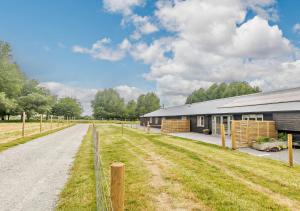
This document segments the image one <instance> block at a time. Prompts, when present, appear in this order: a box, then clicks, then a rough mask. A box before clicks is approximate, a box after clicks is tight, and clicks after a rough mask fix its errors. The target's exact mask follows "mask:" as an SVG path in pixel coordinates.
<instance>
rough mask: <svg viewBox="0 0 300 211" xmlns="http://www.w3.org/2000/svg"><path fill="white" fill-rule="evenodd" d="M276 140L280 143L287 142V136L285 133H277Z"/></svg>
mask: <svg viewBox="0 0 300 211" xmlns="http://www.w3.org/2000/svg"><path fill="white" fill-rule="evenodd" d="M278 139H279V140H280V141H287V139H288V138H287V134H286V133H284V132H282V133H279V134H278Z"/></svg>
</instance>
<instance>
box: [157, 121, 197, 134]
mask: <svg viewBox="0 0 300 211" xmlns="http://www.w3.org/2000/svg"><path fill="white" fill-rule="evenodd" d="M190 124H191V123H190V120H162V122H161V131H162V132H163V133H180V132H190V131H191V126H190Z"/></svg>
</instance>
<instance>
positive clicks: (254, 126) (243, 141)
mask: <svg viewBox="0 0 300 211" xmlns="http://www.w3.org/2000/svg"><path fill="white" fill-rule="evenodd" d="M231 135H232V136H234V137H232V138H233V139H235V141H236V144H237V147H249V146H251V145H252V143H253V142H254V141H256V140H257V138H258V137H269V138H278V132H277V130H276V125H275V122H274V121H253V120H243V121H236V120H233V121H232V134H231Z"/></svg>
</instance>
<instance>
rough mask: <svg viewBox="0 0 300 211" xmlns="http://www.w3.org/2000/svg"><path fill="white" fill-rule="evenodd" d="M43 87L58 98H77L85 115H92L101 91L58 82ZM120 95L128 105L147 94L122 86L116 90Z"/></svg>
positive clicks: (44, 83)
mask: <svg viewBox="0 0 300 211" xmlns="http://www.w3.org/2000/svg"><path fill="white" fill-rule="evenodd" d="M40 86H41V87H45V88H47V89H48V90H49V91H50V92H51V93H52V94H54V95H56V96H57V97H58V98H63V97H72V98H76V99H77V100H78V101H79V102H80V103H81V105H82V107H83V110H84V112H83V115H92V113H93V112H92V108H91V101H92V100H93V99H94V98H95V95H96V93H97V91H98V90H101V89H88V88H80V87H74V86H69V85H65V84H62V83H58V82H43V83H40ZM114 89H115V90H116V91H117V92H118V93H119V95H120V96H121V97H122V98H123V99H124V101H125V102H126V103H127V102H128V101H130V100H136V99H137V98H138V97H139V96H140V95H141V94H143V93H145V92H144V91H143V90H141V89H139V88H137V87H134V86H128V85H120V86H117V87H115V88H114Z"/></svg>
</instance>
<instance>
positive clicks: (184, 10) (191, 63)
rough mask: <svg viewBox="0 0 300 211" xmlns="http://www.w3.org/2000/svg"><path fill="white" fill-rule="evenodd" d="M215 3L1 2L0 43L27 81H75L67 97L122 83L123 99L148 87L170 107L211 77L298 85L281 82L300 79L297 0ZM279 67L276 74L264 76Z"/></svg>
mask: <svg viewBox="0 0 300 211" xmlns="http://www.w3.org/2000/svg"><path fill="white" fill-rule="evenodd" d="M162 2H164V3H162ZM166 2H169V3H170V2H171V3H170V4H166ZM215 2H217V1H208V0H207V1H196V0H188V1H185V2H181V1H176V2H173V3H172V0H170V1H146V0H124V1H121V0H104V1H101V0H89V1H84V0H76V1H74V0H56V1H54V0H53V1H47V0H26V1H23V0H0V40H5V41H7V42H9V43H10V44H11V45H12V48H13V55H14V58H15V60H16V61H17V62H18V64H19V65H20V66H21V68H22V69H23V71H25V73H26V74H27V75H28V77H30V78H34V79H38V80H39V81H40V82H43V83H45V84H46V86H48V87H49V88H50V89H53V90H56V92H57V90H58V89H59V88H58V87H59V85H60V86H61V89H64V88H68V89H67V91H70V90H71V89H72V87H73V88H74V90H75V91H74V90H73V92H72V91H70V93H73V95H76V91H78V88H82V89H84V91H86V92H88V91H89V90H90V93H95V89H102V88H107V87H119V89H118V90H119V91H120V94H121V95H122V96H123V97H124V98H128V99H131V98H135V97H136V96H137V95H138V94H140V93H143V92H147V91H155V92H156V93H157V94H158V95H159V96H160V97H161V99H162V102H163V103H165V104H167V105H174V104H180V103H183V102H184V99H185V97H186V96H187V95H188V93H190V92H191V91H193V90H195V89H197V88H200V87H207V86H209V85H210V84H211V83H213V82H222V81H225V82H229V81H232V80H238V79H240V80H245V81H248V82H249V83H251V84H253V85H260V86H261V87H262V88H263V89H264V90H268V89H274V88H275V87H280V88H281V87H282V88H284V87H289V86H295V85H297V84H298V83H299V82H300V81H298V80H295V79H291V81H289V79H288V78H289V77H290V76H292V78H296V77H297V78H298V76H300V69H298V68H300V62H299V61H300V60H299V55H300V53H299V47H300V16H299V10H300V1H298V0H280V1H273V0H249V1H247V3H245V2H246V1H243V0H232V3H231V1H228V3H226V4H225V3H223V2H222V3H215ZM203 8H206V9H204V10H203V11H202V9H203ZM227 9H228V11H231V12H227ZM194 12H195V13H194ZM219 17H221V18H219ZM256 17H257V18H256ZM204 19H205V20H206V22H203V21H202V20H204ZM201 24H202V25H201ZM297 24H299V28H298V27H297ZM215 26H216V27H215ZM214 27H215V28H214ZM275 27H277V28H275ZM229 29H230V30H229ZM215 31H217V34H214V33H215ZM134 32H137V34H138V35H139V36H136V37H134V36H133V35H134ZM251 33H252V34H253V35H252V34H251ZM281 33H282V34H281ZM256 35H257V38H255V39H253V36H256ZM225 38H226V39H225ZM104 39H106V40H104ZM101 40H102V41H101ZM220 40H221V41H220ZM229 40H230V43H229ZM97 41H100V43H101V44H100V46H99V45H98V47H97V48H95V49H93V48H92V45H93V44H96V43H97ZM227 42H228V43H227ZM240 42H242V44H240ZM268 42H269V43H268ZM122 43H123V44H127V45H124V46H125V47H124V46H123V47H120V46H121V44H122ZM262 43H263V44H262ZM265 43H267V44H265ZM98 44H99V42H98ZM244 44H245V46H242V45H244ZM264 44H265V46H264ZM76 46H77V50H74V47H76ZM114 55H115V57H116V58H115V59H107V56H108V57H109V56H112V57H113V56H114ZM286 66H288V67H292V69H288V70H287V69H286ZM278 67H280V68H278ZM270 69H274V71H273V72H269V71H270ZM282 71H283V72H284V75H283V77H281V78H282V79H280V78H279V77H278V78H270V79H269V80H268V79H266V75H275V74H277V73H282ZM291 72H292V73H291ZM236 75H239V77H235V76H236ZM280 80H282V81H280ZM283 80H285V82H283ZM47 83H52V86H54V85H53V83H56V84H55V88H56V89H54V88H53V87H52V86H51V84H50V85H49V84H47ZM278 83H279V85H278ZM67 91H65V92H63V93H64V94H65V95H67ZM57 94H61V93H57ZM88 96H89V97H82V98H83V99H82V101H83V103H86V104H87V105H86V106H87V107H88V102H87V101H89V100H90V98H91V97H90V96H92V94H89V95H88Z"/></svg>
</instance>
